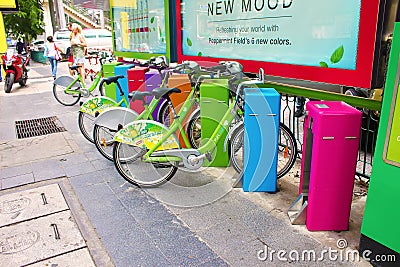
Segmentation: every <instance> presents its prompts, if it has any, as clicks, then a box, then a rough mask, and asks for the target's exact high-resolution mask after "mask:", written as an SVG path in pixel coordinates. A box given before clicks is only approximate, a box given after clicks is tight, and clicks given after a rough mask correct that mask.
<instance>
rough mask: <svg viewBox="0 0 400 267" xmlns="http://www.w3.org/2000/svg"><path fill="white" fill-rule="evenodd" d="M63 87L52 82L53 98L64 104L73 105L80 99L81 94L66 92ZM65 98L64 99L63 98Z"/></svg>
mask: <svg viewBox="0 0 400 267" xmlns="http://www.w3.org/2000/svg"><path fill="white" fill-rule="evenodd" d="M64 90H65V87H63V86H60V85H57V84H53V95H54V97H55V99H56V100H57V101H58V102H59V103H60V104H62V105H64V106H73V105H75V104H76V103H78V101H79V100H80V99H81V94H80V93H78V94H67V93H65V91H64ZM64 98H65V99H64Z"/></svg>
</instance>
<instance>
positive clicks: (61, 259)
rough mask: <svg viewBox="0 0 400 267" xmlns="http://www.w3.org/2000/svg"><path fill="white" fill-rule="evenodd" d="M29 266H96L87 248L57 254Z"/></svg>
mask: <svg viewBox="0 0 400 267" xmlns="http://www.w3.org/2000/svg"><path fill="white" fill-rule="evenodd" d="M28 266H31V267H43V266H50V267H53V266H54V267H55V266H62V267H77V266H79V267H96V265H95V264H94V262H93V260H92V257H91V256H90V253H89V250H88V249H87V248H82V249H79V250H76V251H72V252H69V253H66V254H64V255H61V256H57V257H54V258H50V259H47V260H43V261H40V262H37V263H34V264H30V265H28Z"/></svg>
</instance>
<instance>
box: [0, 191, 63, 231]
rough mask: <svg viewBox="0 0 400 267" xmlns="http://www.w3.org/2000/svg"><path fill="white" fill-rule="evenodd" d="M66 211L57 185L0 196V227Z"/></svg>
mask: <svg viewBox="0 0 400 267" xmlns="http://www.w3.org/2000/svg"><path fill="white" fill-rule="evenodd" d="M64 210H68V205H67V203H66V202H65V199H64V197H63V194H62V192H61V190H60V187H59V186H58V185H57V184H52V185H47V186H42V187H38V188H34V189H30V190H25V191H21V192H18V193H13V194H7V195H2V196H0V227H3V226H5V225H9V224H14V223H18V222H22V221H27V220H30V219H34V218H38V217H41V216H44V215H48V214H52V213H56V212H59V211H64Z"/></svg>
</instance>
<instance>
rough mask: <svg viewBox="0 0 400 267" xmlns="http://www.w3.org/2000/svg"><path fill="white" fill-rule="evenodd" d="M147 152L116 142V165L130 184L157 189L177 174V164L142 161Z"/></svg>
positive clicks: (114, 150)
mask: <svg viewBox="0 0 400 267" xmlns="http://www.w3.org/2000/svg"><path fill="white" fill-rule="evenodd" d="M145 153H146V150H144V149H142V148H140V147H136V146H131V145H128V144H124V143H120V142H115V143H114V148H113V159H114V165H115V167H116V169H117V171H118V173H119V174H120V175H121V176H122V177H123V178H124V179H125V180H126V181H128V182H129V183H131V184H134V185H136V186H139V187H157V186H159V185H162V184H164V183H166V182H167V181H169V180H170V179H171V178H172V177H173V176H174V175H175V173H176V171H177V169H178V167H177V163H176V162H174V163H149V162H143V161H142V160H141V158H142V156H143V155H144V154H145Z"/></svg>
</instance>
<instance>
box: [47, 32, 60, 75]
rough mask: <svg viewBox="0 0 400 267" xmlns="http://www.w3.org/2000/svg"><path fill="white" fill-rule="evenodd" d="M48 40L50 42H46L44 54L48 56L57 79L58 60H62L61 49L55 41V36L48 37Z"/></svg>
mask: <svg viewBox="0 0 400 267" xmlns="http://www.w3.org/2000/svg"><path fill="white" fill-rule="evenodd" d="M47 41H48V42H47V43H46V45H45V48H44V56H45V57H47V58H48V59H49V61H50V65H51V72H52V74H53V78H54V80H55V79H56V75H57V60H61V54H60V52H61V49H60V48H58V47H57V46H56V44H55V43H54V42H53V36H49V37H47ZM59 51H60V52H59Z"/></svg>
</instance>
